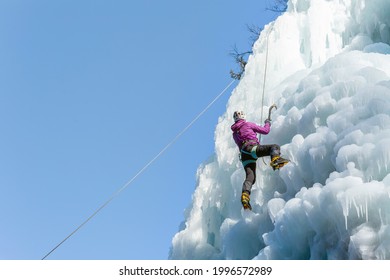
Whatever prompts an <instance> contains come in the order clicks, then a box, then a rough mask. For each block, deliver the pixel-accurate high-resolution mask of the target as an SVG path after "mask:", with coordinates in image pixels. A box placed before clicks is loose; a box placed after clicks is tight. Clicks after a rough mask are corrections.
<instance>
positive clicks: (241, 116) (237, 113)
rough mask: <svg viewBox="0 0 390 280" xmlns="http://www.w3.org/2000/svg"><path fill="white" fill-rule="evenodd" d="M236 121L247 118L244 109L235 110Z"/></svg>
mask: <svg viewBox="0 0 390 280" xmlns="http://www.w3.org/2000/svg"><path fill="white" fill-rule="evenodd" d="M233 118H234V122H236V121H238V120H245V113H244V112H243V111H235V112H234V114H233Z"/></svg>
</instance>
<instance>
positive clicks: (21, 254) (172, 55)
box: [0, 0, 277, 259]
mask: <svg viewBox="0 0 390 280" xmlns="http://www.w3.org/2000/svg"><path fill="white" fill-rule="evenodd" d="M267 2H268V3H269V2H270V1H262V0H257V1H254V0H246V1H241V2H240V1H227V0H215V1H209V0H207V1H206V0H202V1H179V0H172V1H156V0H155V1H150V0H149V1H148V0H144V1H125V0H117V1H101V0H93V1H92V0H90V1H87V0H84V1H75V0H57V1H51V0H34V1H28V0H24V1H20V0H0V131H1V137H0V153H1V154H0V191H1V196H0V223H1V228H2V230H1V231H0V259H40V258H42V257H43V256H44V255H45V254H46V253H47V252H49V251H50V250H51V249H52V248H53V247H54V246H55V245H57V244H58V243H59V242H60V241H61V240H62V239H63V238H65V237H66V236H67V235H68V234H70V233H71V232H72V231H73V230H74V229H75V228H76V227H77V226H79V225H80V224H81V223H82V222H83V221H84V220H85V219H86V218H88V216H89V215H91V214H92V213H93V212H94V211H95V210H96V209H97V208H98V207H99V206H101V205H102V204H103V203H104V202H105V201H106V200H107V199H108V198H109V197H110V196H111V195H112V194H113V193H114V192H115V191H116V190H118V189H119V188H120V187H121V186H123V185H124V184H125V183H126V182H127V181H128V180H129V179H130V178H132V177H133V176H134V175H135V174H136V173H137V172H138V171H139V170H140V169H141V168H142V167H143V166H144V165H145V164H146V163H147V162H149V160H151V159H152V158H153V157H154V156H155V155H156V154H157V153H158V152H159V151H161V149H162V148H164V147H165V145H167V144H168V143H169V142H170V141H171V140H172V139H173V138H174V137H175V136H176V135H177V133H179V132H180V131H181V130H182V129H183V128H184V127H185V126H186V125H187V124H188V123H189V122H190V121H191V120H192V119H193V118H194V117H195V116H196V115H197V114H198V113H199V112H200V111H201V110H202V109H203V108H204V107H205V106H206V105H207V104H208V103H209V102H210V101H211V100H212V99H213V98H214V97H215V96H216V95H217V94H218V93H219V92H220V91H221V90H222V89H223V88H224V87H225V86H226V85H227V84H228V83H229V82H230V81H231V80H230V76H229V70H230V69H231V68H233V69H235V63H234V61H233V59H232V58H231V57H230V56H229V52H230V50H231V49H232V48H233V46H234V45H237V47H238V49H240V50H243V51H246V50H249V49H250V44H251V43H250V39H249V37H250V36H251V34H250V33H249V32H248V31H247V27H246V26H247V25H252V24H254V25H257V26H263V25H264V24H265V23H268V22H269V21H271V20H272V19H273V18H274V17H276V16H277V15H276V14H275V13H272V12H269V11H266V10H265V8H266V4H267ZM232 89H233V88H231V89H230V90H229V91H228V92H227V94H226V95H225V96H223V98H221V99H220V100H219V101H218V102H217V103H216V104H215V105H214V106H213V107H212V108H211V109H210V110H209V111H208V112H207V113H206V114H205V115H204V116H203V117H202V118H200V119H199V120H198V121H197V122H196V123H195V124H194V125H193V126H192V127H191V129H190V130H188V131H187V132H186V133H185V134H184V135H183V136H182V137H181V138H180V139H179V140H178V141H177V142H176V143H175V144H174V145H173V146H172V147H171V148H170V149H169V150H167V151H166V153H164V154H163V155H162V156H161V157H160V158H159V159H158V160H157V161H156V162H155V163H154V164H153V165H151V166H150V167H149V168H148V169H147V170H146V171H145V172H144V173H143V174H142V176H140V177H138V178H137V179H136V180H135V181H134V182H133V183H132V184H131V185H130V186H129V187H128V188H127V189H126V190H125V191H124V192H122V193H121V195H120V196H118V197H117V198H116V199H114V200H113V201H112V202H111V203H110V204H109V205H108V206H107V207H106V208H105V209H103V210H102V211H101V212H100V213H99V214H98V215H97V216H96V217H94V218H93V219H92V220H91V221H90V222H89V223H88V224H86V225H85V226H84V227H83V228H82V229H80V231H78V232H77V233H76V234H75V235H74V236H72V237H71V238H70V239H69V240H68V241H66V242H65V243H64V244H63V245H62V246H60V247H59V248H58V249H57V250H56V251H55V252H53V254H52V255H50V257H49V258H50V259H166V258H167V256H168V251H169V246H170V243H171V239H172V237H173V235H174V234H175V233H176V232H177V230H178V227H179V225H180V223H181V222H182V221H183V217H184V209H185V208H186V207H187V206H188V205H189V203H190V202H191V195H192V193H193V191H194V188H195V185H196V177H195V175H196V170H197V168H198V166H199V165H200V164H201V163H202V162H203V161H205V160H207V159H208V158H209V157H210V156H211V155H212V154H213V151H214V129H215V126H216V124H217V121H218V117H219V116H220V115H222V114H223V112H224V110H225V106H226V102H227V100H228V97H229V94H230V92H231V90H232Z"/></svg>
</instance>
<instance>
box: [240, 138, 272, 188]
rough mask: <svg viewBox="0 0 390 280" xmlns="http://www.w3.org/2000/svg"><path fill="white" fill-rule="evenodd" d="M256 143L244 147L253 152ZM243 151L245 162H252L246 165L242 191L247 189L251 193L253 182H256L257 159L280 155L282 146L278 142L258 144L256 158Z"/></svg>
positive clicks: (242, 158) (242, 155)
mask: <svg viewBox="0 0 390 280" xmlns="http://www.w3.org/2000/svg"><path fill="white" fill-rule="evenodd" d="M255 146H256V145H248V146H246V147H244V148H243V150H244V151H245V152H247V153H251V151H252V149H253V147H255ZM247 153H244V152H242V151H241V161H242V162H243V163H244V162H245V161H247V160H249V161H252V162H249V163H247V164H245V165H244V169H245V175H246V178H245V181H244V183H243V185H242V191H247V192H248V193H251V189H252V186H253V184H254V183H255V182H256V159H257V158H259V157H265V156H271V159H272V157H274V156H279V155H280V146H279V145H277V144H273V145H257V146H256V156H257V157H256V158H254V157H253V156H252V155H250V154H247Z"/></svg>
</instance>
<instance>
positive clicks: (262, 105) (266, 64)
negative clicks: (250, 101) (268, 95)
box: [260, 24, 274, 123]
mask: <svg viewBox="0 0 390 280" xmlns="http://www.w3.org/2000/svg"><path fill="white" fill-rule="evenodd" d="M273 28H274V25H273V24H272V25H271V27H270V29H269V30H268V34H267V39H266V47H265V63H264V77H263V93H262V97H261V115H260V122H261V123H262V122H263V108H264V95H265V85H266V81H267V68H268V49H269V48H268V42H269V35H270V34H271V31H272V29H273Z"/></svg>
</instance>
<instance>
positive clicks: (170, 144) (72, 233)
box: [42, 80, 235, 260]
mask: <svg viewBox="0 0 390 280" xmlns="http://www.w3.org/2000/svg"><path fill="white" fill-rule="evenodd" d="M234 82H235V80H232V81H231V82H230V83H229V84H228V85H227V86H226V87H225V88H224V89H223V90H222V91H221V92H220V93H219V94H218V95H217V96H216V97H215V98H214V99H213V100H212V101H211V102H210V103H209V104H208V105H207V106H206V107H205V108H204V109H203V110H202V111H201V112H200V113H199V114H198V115H197V116H196V117H195V118H194V119H193V120H192V121H191V122H190V123H189V124H188V125H187V126H186V127H185V128H184V129H183V130H182V131H180V132H179V133H178V134H177V135H176V136H175V137H174V138H173V139H172V141H171V142H169V143H168V144H167V145H166V146H165V147H164V148H163V149H162V150H161V151H160V152H159V153H158V154H157V155H156V156H155V157H154V158H152V159H151V160H150V161H149V162H148V163H147V164H146V165H145V166H144V167H143V168H141V169H140V170H139V171H138V173H137V174H135V175H134V176H133V177H132V178H131V179H130V180H129V181H128V182H127V183H126V184H124V185H123V186H122V187H121V188H120V189H118V190H117V191H116V192H115V193H114V194H113V195H112V196H111V197H110V198H109V199H108V200H107V201H106V202H105V203H103V204H102V205H101V206H100V207H99V208H98V209H97V210H96V211H95V212H94V213H93V214H92V215H90V216H89V217H88V218H87V219H86V220H85V221H84V222H83V223H81V224H80V225H79V226H78V227H77V228H76V229H75V230H74V231H72V232H71V233H70V234H69V235H68V236H67V237H65V238H64V239H63V240H62V241H61V242H60V243H58V244H57V245H56V246H55V247H54V248H53V249H52V250H51V251H50V252H48V253H47V254H46V255H45V256H44V257H43V258H42V260H44V259H46V258H47V257H48V256H49V255H51V254H52V253H53V252H54V251H55V250H57V249H58V247H60V246H61V245H62V244H64V243H65V241H67V240H68V239H69V238H70V237H72V235H74V234H75V233H76V232H77V231H79V230H80V229H81V228H82V227H83V226H84V225H85V224H87V223H88V222H89V221H90V220H91V219H92V218H93V217H95V216H96V215H97V214H98V213H99V212H100V211H101V210H102V209H103V208H105V207H106V206H107V205H108V204H109V203H110V202H111V201H112V200H114V198H116V197H117V196H118V195H119V194H120V193H121V192H123V191H124V190H125V189H126V188H127V187H128V186H129V185H130V184H131V183H132V182H133V181H134V180H135V179H137V177H138V176H140V175H141V174H142V173H143V172H144V171H145V170H146V169H147V168H148V167H149V166H150V165H151V164H153V163H154V162H155V161H156V160H157V159H158V158H159V157H160V156H161V155H162V154H163V153H164V152H165V151H166V150H168V148H169V147H171V146H172V145H173V144H174V143H175V142H176V141H177V140H178V139H179V138H180V137H181V136H182V135H183V134H184V133H185V132H186V131H187V130H188V129H189V128H190V127H191V126H192V125H193V124H194V123H195V122H196V121H197V120H198V119H199V118H200V117H201V116H202V115H203V114H204V113H205V112H206V111H207V110H208V109H209V108H210V107H211V106H212V105H213V104H214V103H215V102H216V101H217V100H218V99H219V98H220V97H221V96H222V95H223V94H224V93H225V92H226V91H227V90H228V89H229V88H230V86H231V85H232V84H233V83H234Z"/></svg>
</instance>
